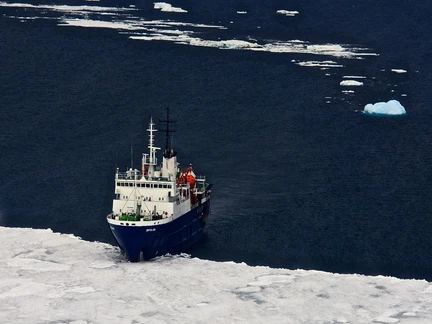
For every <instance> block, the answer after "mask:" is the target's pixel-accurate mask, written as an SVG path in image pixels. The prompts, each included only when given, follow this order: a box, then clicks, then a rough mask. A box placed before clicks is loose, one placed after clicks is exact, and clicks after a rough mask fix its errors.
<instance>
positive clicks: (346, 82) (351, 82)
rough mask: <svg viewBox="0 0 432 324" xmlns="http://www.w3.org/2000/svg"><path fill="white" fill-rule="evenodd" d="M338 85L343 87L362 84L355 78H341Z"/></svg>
mask: <svg viewBox="0 0 432 324" xmlns="http://www.w3.org/2000/svg"><path fill="white" fill-rule="evenodd" d="M340 85H341V86H343V87H359V86H362V85H363V82H360V81H356V80H343V81H341V83H340Z"/></svg>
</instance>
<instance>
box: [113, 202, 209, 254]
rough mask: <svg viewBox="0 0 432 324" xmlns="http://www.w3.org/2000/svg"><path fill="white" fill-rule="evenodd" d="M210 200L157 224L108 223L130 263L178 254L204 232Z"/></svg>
mask: <svg viewBox="0 0 432 324" xmlns="http://www.w3.org/2000/svg"><path fill="white" fill-rule="evenodd" d="M209 214H210V200H207V201H206V202H204V203H203V204H201V205H199V206H197V207H195V208H194V209H192V210H190V211H189V212H187V213H186V214H184V215H182V216H180V217H178V218H177V219H175V220H173V221H172V222H169V223H166V224H161V225H155V226H120V225H115V224H109V226H110V229H111V233H112V234H113V235H114V237H115V239H116V241H117V243H118V245H119V246H120V248H121V249H122V251H123V252H124V253H125V254H126V256H127V258H128V259H129V261H131V262H137V261H139V260H140V258H141V253H142V258H143V259H144V260H149V259H152V258H154V257H156V256H159V255H164V254H167V253H170V254H179V253H181V252H182V251H183V250H184V249H185V248H187V247H189V246H191V245H192V244H194V243H196V242H197V241H198V240H199V239H200V237H201V234H202V231H203V229H204V226H205V224H206V221H207V218H208V215H209Z"/></svg>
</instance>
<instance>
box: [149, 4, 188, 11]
mask: <svg viewBox="0 0 432 324" xmlns="http://www.w3.org/2000/svg"><path fill="white" fill-rule="evenodd" d="M154 8H155V9H160V10H161V11H163V12H187V10H183V9H182V8H177V7H173V6H171V5H170V4H169V3H166V2H155V3H154Z"/></svg>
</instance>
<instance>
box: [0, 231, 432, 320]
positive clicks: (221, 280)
mask: <svg viewBox="0 0 432 324" xmlns="http://www.w3.org/2000/svg"><path fill="white" fill-rule="evenodd" d="M0 258H1V260H2V262H1V263H0V302H1V304H0V305H1V306H0V310H1V311H0V322H1V323H20V324H26V323H29V324H30V323H31V324H33V323H94V324H99V323H100V324H111V323H180V324H181V323H321V324H322V323H397V322H400V323H401V324H403V323H432V312H431V311H430V310H431V309H432V284H430V283H428V282H426V281H424V280H400V279H396V278H391V277H369V276H361V275H339V274H331V273H325V272H319V271H304V270H295V271H293V270H285V269H271V268H268V267H251V266H247V265H246V264H236V263H234V262H213V261H206V260H199V259H191V258H189V257H187V256H184V255H183V256H173V257H171V256H167V257H160V258H157V259H155V260H153V261H149V262H142V263H135V264H133V263H128V262H125V261H124V260H123V259H122V258H121V257H120V254H119V251H118V249H117V248H114V247H112V246H110V245H108V244H102V243H92V242H86V241H82V240H79V239H78V238H76V237H73V236H72V235H60V234H55V233H52V232H51V231H50V230H32V229H18V228H4V227H0Z"/></svg>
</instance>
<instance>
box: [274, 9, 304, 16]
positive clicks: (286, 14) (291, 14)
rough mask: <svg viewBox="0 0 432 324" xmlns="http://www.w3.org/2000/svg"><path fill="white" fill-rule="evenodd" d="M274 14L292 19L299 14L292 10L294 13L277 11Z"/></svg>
mask: <svg viewBox="0 0 432 324" xmlns="http://www.w3.org/2000/svg"><path fill="white" fill-rule="evenodd" d="M276 13H277V14H279V15H285V16H288V17H294V16H295V15H298V14H299V12H298V11H296V10H294V11H289V10H277V11H276Z"/></svg>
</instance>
